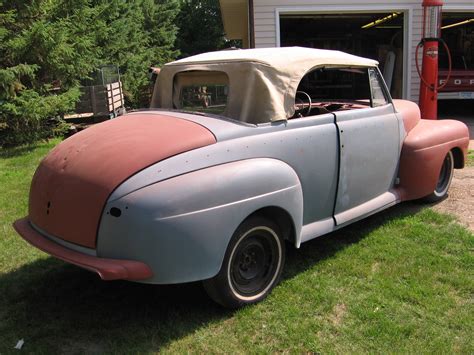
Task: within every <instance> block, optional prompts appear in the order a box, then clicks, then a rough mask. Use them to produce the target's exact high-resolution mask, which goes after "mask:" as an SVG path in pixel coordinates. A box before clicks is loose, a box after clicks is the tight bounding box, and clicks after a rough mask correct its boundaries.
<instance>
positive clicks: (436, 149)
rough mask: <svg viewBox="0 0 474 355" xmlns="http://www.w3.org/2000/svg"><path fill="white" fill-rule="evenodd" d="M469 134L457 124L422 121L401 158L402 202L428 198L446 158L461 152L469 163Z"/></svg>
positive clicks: (404, 148)
mask: <svg viewBox="0 0 474 355" xmlns="http://www.w3.org/2000/svg"><path fill="white" fill-rule="evenodd" d="M468 145H469V131H468V128H467V127H466V125H465V124H464V123H462V122H460V121H455V120H439V121H434V120H420V121H419V122H418V124H417V125H416V126H415V127H414V128H413V129H412V130H411V131H410V132H409V134H408V136H407V137H406V138H405V141H404V142H403V147H402V153H401V157H400V170H399V177H400V185H399V186H398V189H399V193H400V197H401V199H402V201H406V200H414V199H417V198H421V197H424V196H427V195H429V194H430V193H432V192H433V191H434V189H435V188H436V184H437V182H438V177H439V173H440V171H441V166H442V164H443V160H444V158H445V157H446V154H447V153H448V152H449V151H450V150H452V149H454V148H459V149H460V150H461V152H462V153H463V160H465V159H466V156H467V150H468Z"/></svg>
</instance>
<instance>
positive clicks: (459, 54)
mask: <svg viewBox="0 0 474 355" xmlns="http://www.w3.org/2000/svg"><path fill="white" fill-rule="evenodd" d="M441 28H442V30H441V37H442V38H443V39H444V41H445V42H446V44H447V45H448V47H449V50H450V52H451V57H452V61H453V62H452V63H453V64H452V66H453V69H454V70H471V71H474V13H466V12H464V13H460V12H443V20H442V25H441ZM439 66H440V68H442V69H447V68H448V60H447V55H446V53H445V52H444V51H443V50H442V49H441V51H440V63H439Z"/></svg>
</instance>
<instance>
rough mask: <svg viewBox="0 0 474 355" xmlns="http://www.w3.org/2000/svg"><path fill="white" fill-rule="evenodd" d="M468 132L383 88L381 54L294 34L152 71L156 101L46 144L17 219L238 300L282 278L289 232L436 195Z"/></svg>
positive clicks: (114, 272) (100, 260)
mask: <svg viewBox="0 0 474 355" xmlns="http://www.w3.org/2000/svg"><path fill="white" fill-rule="evenodd" d="M468 143H469V136H468V130H467V128H466V126H465V125H464V124H462V123H460V122H458V121H453V120H442V121H432V120H423V119H421V118H420V111H419V109H418V107H417V105H416V104H414V103H412V102H409V101H403V100H392V99H391V97H390V95H389V92H388V90H387V87H386V85H385V83H384V81H383V79H382V76H381V74H380V72H379V70H378V67H377V62H376V61H373V60H370V59H365V58H361V57H357V56H353V55H349V54H346V53H342V52H337V51H328V50H317V49H308V48H297V47H294V48H271V49H251V50H238V51H221V52H213V53H205V54H201V55H197V56H194V57H190V58H186V59H182V60H178V61H175V62H172V63H169V64H167V65H165V66H164V67H163V68H162V70H161V72H160V75H159V77H158V80H157V82H156V87H155V90H154V94H153V99H152V109H150V110H146V111H139V112H134V113H130V114H127V115H125V116H122V117H120V118H117V119H114V120H111V121H108V122H105V123H101V124H98V125H96V126H94V127H91V128H88V129H87V130H84V131H82V132H80V133H78V134H76V135H74V136H72V137H70V138H68V139H66V140H65V141H63V142H62V143H61V144H59V145H58V146H57V147H56V148H54V149H53V150H52V151H51V152H50V153H49V154H48V155H47V157H46V158H45V159H44V160H43V161H42V162H41V164H40V166H39V167H38V169H37V171H36V173H35V175H34V178H33V181H32V184H31V191H30V200H29V214H28V216H27V217H25V218H23V219H21V220H18V221H16V222H15V224H14V225H15V228H16V230H17V231H18V233H19V234H20V235H21V236H22V237H23V238H24V239H26V240H27V241H28V242H29V243H31V244H32V245H34V246H35V247H37V248H39V249H41V250H43V251H45V252H46V253H49V254H51V255H53V256H55V257H57V258H59V259H62V260H65V261H67V262H69V263H72V264H75V265H78V266H80V267H82V268H85V269H88V270H91V271H94V272H97V273H98V274H99V275H100V277H101V278H102V279H104V280H113V279H125V280H133V281H138V282H144V283H153V284H174V283H183V282H191V281H198V280H202V281H203V284H204V287H205V289H206V290H207V291H208V293H209V295H210V296H211V297H212V298H213V299H214V300H215V301H217V302H219V303H221V304H222V305H224V306H227V307H239V306H242V305H245V304H250V303H254V302H258V301H260V300H262V299H263V298H264V297H266V296H267V295H268V294H269V292H270V291H271V290H272V288H273V287H274V286H275V285H276V284H277V282H278V280H279V277H280V274H281V271H282V269H283V265H284V261H285V242H288V243H290V244H293V245H294V246H296V247H300V245H301V244H302V243H304V242H306V241H308V240H310V239H313V238H316V237H318V236H321V235H323V234H326V233H329V232H331V231H334V230H336V229H338V228H341V227H344V226H346V225H348V224H350V223H352V222H354V221H357V220H359V219H361V218H364V217H366V216H368V215H371V214H373V213H376V212H378V211H381V210H383V209H386V208H388V207H390V206H393V205H394V204H396V203H399V202H402V201H406V200H413V199H420V198H424V199H426V200H428V201H436V200H440V199H442V198H444V197H445V196H446V195H447V191H448V188H449V185H450V182H451V178H452V175H453V169H454V168H456V169H459V168H462V167H463V166H464V161H465V158H466V154H467V147H468Z"/></svg>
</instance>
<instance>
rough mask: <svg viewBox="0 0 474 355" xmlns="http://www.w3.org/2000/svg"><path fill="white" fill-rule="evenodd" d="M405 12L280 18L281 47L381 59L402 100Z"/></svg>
mask: <svg viewBox="0 0 474 355" xmlns="http://www.w3.org/2000/svg"><path fill="white" fill-rule="evenodd" d="M403 40H404V13H403V12H376V13H340V14H334V13H324V14H323V13H317V14H282V15H280V45H281V46H304V47H313V48H322V49H335V50H341V51H344V52H347V53H351V54H355V55H360V56H363V57H368V58H372V59H375V60H378V61H379V63H380V70H381V71H382V73H383V75H384V78H385V81H386V82H387V85H388V86H389V88H390V92H391V94H392V97H394V98H401V97H402V86H403V83H402V78H403Z"/></svg>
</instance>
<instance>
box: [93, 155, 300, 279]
mask: <svg viewBox="0 0 474 355" xmlns="http://www.w3.org/2000/svg"><path fill="white" fill-rule="evenodd" d="M269 206H274V207H278V208H280V209H283V210H284V211H286V212H287V213H288V214H289V215H290V217H291V219H292V222H293V225H294V228H295V233H296V235H299V234H300V233H301V225H302V220H303V196H302V189H301V185H300V182H299V179H298V176H297V175H296V173H295V171H294V170H293V169H292V168H291V167H290V166H289V165H288V164H286V163H284V162H282V161H280V160H276V159H268V158H258V159H248V160H242V161H237V162H232V163H227V164H222V165H217V166H213V167H209V168H206V169H202V170H198V171H194V172H190V173H188V174H184V175H180V176H177V177H174V178H171V179H168V180H165V181H161V182H158V183H156V184H153V185H150V186H146V187H144V188H142V189H140V190H137V191H134V192H132V193H130V194H128V195H126V196H123V197H122V198H120V199H118V200H114V201H111V202H109V203H108V204H107V207H106V209H105V211H104V215H103V216H102V222H101V225H100V229H99V236H98V253H99V254H100V256H102V257H108V258H124V259H131V260H138V261H141V262H144V263H146V264H147V265H149V266H150V267H151V268H152V270H153V274H154V276H153V278H152V279H150V280H147V281H146V282H150V283H162V284H167V283H181V282H190V281H197V280H203V279H207V278H211V277H213V276H215V275H216V274H217V273H218V272H219V270H220V267H221V264H222V261H223V259H224V255H225V251H226V249H227V245H228V243H229V241H230V239H231V237H232V235H233V233H234V232H235V230H236V229H237V227H238V226H239V224H240V223H242V221H243V220H244V219H245V218H246V217H247V216H249V215H250V214H252V213H253V212H255V211H257V210H259V209H261V208H264V207H269ZM112 208H118V209H120V211H121V214H120V217H114V216H112V215H111V214H110V210H111V209H112ZM132 255H133V258H132Z"/></svg>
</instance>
